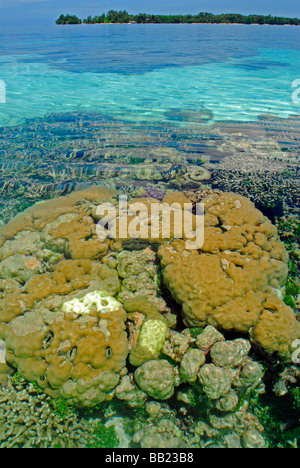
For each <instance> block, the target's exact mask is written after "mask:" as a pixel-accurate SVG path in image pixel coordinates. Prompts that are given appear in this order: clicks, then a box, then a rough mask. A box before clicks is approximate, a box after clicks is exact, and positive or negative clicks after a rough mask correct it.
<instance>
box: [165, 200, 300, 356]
mask: <svg viewBox="0 0 300 468" xmlns="http://www.w3.org/2000/svg"><path fill="white" fill-rule="evenodd" d="M203 203H204V206H205V221H204V243H203V245H202V247H201V249H199V250H198V251H197V250H189V249H187V248H186V245H185V242H184V241H182V240H175V241H173V242H172V243H171V244H169V245H163V246H161V247H160V248H159V252H158V253H159V257H160V258H161V262H162V266H163V267H164V271H163V277H164V281H165V284H166V286H167V287H168V289H169V291H170V292H171V294H172V296H173V297H174V298H175V299H176V301H177V302H178V303H180V304H182V312H183V318H184V321H185V323H186V324H187V325H188V326H203V325H205V324H211V325H214V326H215V327H217V328H221V329H223V330H236V331H238V332H240V333H246V332H248V333H249V335H250V337H251V339H252V341H253V342H254V343H255V344H257V345H258V346H260V347H261V348H263V349H264V350H265V351H267V352H268V353H270V354H271V353H273V352H277V353H278V354H279V356H280V357H281V358H282V359H285V360H289V359H291V354H292V348H291V345H292V342H293V341H294V340H295V339H297V338H298V337H299V334H300V323H299V322H298V321H297V320H296V317H295V315H294V313H293V310H292V309H290V308H289V307H288V306H286V305H285V304H284V303H283V302H282V300H281V299H279V296H280V291H279V290H280V288H281V287H282V286H283V285H284V283H285V280H286V277H287V273H288V255H287V252H286V250H285V248H284V245H283V244H282V243H281V242H280V240H279V239H278V236H277V230H276V228H275V226H273V225H272V224H271V222H270V221H269V220H268V219H267V218H265V217H264V216H263V214H262V213H261V212H260V211H258V210H257V209H255V207H254V205H253V204H252V203H251V202H250V201H249V200H247V199H245V198H244V197H241V196H239V195H234V194H230V193H229V194H226V193H225V194H222V195H218V194H213V195H210V196H208V197H207V198H205V199H204V200H203ZM216 284H217V285H218V289H217V291H216V286H215V285H216Z"/></svg>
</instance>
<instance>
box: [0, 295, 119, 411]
mask: <svg viewBox="0 0 300 468" xmlns="http://www.w3.org/2000/svg"><path fill="white" fill-rule="evenodd" d="M125 321H126V313H125V311H124V309H123V308H122V306H121V304H120V303H119V302H118V301H116V299H114V298H112V297H111V296H110V295H109V294H108V293H107V292H104V291H93V292H92V293H88V294H86V295H84V296H82V297H80V298H77V297H76V298H73V299H71V300H70V301H66V302H65V303H63V304H62V307H61V310H60V311H58V312H49V311H41V310H35V309H33V310H32V311H30V312H26V313H25V314H24V315H21V316H19V317H17V318H15V319H14V320H12V321H11V322H10V323H9V325H8V326H7V327H6V330H5V342H6V360H7V362H8V363H9V364H11V365H12V366H14V367H16V368H17V369H18V370H19V372H20V373H21V374H22V375H23V376H24V377H25V378H26V379H28V380H29V381H31V382H37V384H38V385H39V387H41V388H42V389H43V390H44V391H45V393H47V394H48V395H50V396H51V397H63V398H65V399H66V400H67V401H68V402H69V403H71V404H74V405H77V406H93V405H95V404H97V403H99V402H101V401H104V400H109V399H111V398H112V394H111V392H112V391H113V390H114V388H115V387H116V386H117V384H118V383H119V373H120V371H121V370H122V369H123V368H124V367H125V363H126V358H127V354H128V347H127V334H126V332H125Z"/></svg>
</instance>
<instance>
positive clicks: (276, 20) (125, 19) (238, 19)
mask: <svg viewBox="0 0 300 468" xmlns="http://www.w3.org/2000/svg"><path fill="white" fill-rule="evenodd" d="M101 23H140V24H141V23H160V24H180V23H181V24H183V23H210V24H212V23H223V24H234V23H241V24H273V25H285V24H289V25H295V26H299V25H300V19H299V18H285V17H281V16H271V15H268V16H263V15H247V16H245V15H240V14H238V13H224V14H220V15H214V14H213V13H203V12H201V13H199V14H198V15H149V14H146V13H139V14H137V15H131V14H129V13H128V12H127V11H126V10H123V11H115V10H110V11H109V12H108V13H106V14H105V13H103V14H102V15H100V16H94V18H92V17H91V16H88V17H87V18H86V19H84V20H81V19H80V18H78V17H77V16H75V15H60V17H59V18H58V19H57V20H56V24H101Z"/></svg>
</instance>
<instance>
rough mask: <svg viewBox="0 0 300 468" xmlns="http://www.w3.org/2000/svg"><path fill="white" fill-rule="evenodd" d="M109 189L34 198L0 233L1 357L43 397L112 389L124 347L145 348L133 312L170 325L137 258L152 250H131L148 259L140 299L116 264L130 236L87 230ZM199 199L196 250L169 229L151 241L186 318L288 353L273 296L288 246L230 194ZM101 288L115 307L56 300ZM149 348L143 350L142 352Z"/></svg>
mask: <svg viewBox="0 0 300 468" xmlns="http://www.w3.org/2000/svg"><path fill="white" fill-rule="evenodd" d="M117 197H118V193H117V192H116V191H114V190H111V189H106V188H101V187H99V186H95V187H91V188H89V189H86V190H83V191H79V192H74V193H72V194H70V195H67V196H65V197H59V198H57V199H53V200H49V201H46V202H43V203H38V204H36V205H34V206H33V207H31V208H29V209H27V210H26V211H25V212H23V213H21V214H19V215H18V216H17V217H16V218H14V219H13V220H12V221H10V222H9V223H8V224H7V225H6V226H4V227H2V228H1V230H0V278H1V279H0V339H2V340H4V342H5V345H6V362H7V364H8V366H9V367H11V368H14V369H17V370H18V372H19V373H20V374H21V375H22V376H24V377H25V378H26V379H27V380H28V381H30V382H37V383H38V385H39V387H40V388H41V389H43V391H44V392H45V393H46V394H48V395H50V396H51V397H59V396H62V397H64V398H65V399H66V400H68V402H69V403H70V404H73V405H76V406H93V405H95V404H97V403H100V402H102V401H105V400H110V399H111V398H113V396H114V392H115V389H116V387H117V385H118V384H119V383H120V379H121V377H122V376H125V375H126V374H127V373H128V369H127V368H126V366H127V365H128V356H129V353H130V351H132V350H131V349H130V348H132V347H134V346H139V348H136V350H140V349H144V348H143V347H142V345H141V343H139V342H138V331H139V330H138V329H139V328H140V325H139V327H137V326H136V324H137V323H138V322H139V321H137V318H139V319H140V318H141V320H140V322H141V323H143V317H144V319H145V321H144V323H145V324H147V323H148V324H149V323H150V322H151V321H152V322H151V323H152V324H153V327H154V328H153V330H156V328H155V327H156V323H158V324H159V323H160V320H161V321H162V322H164V323H167V324H168V327H169V328H172V326H171V324H170V318H168V314H169V316H171V315H172V314H171V313H170V311H169V310H167V309H166V310H165V311H164V310H163V309H164V305H163V304H164V301H163V298H161V297H159V293H158V291H157V290H156V289H155V285H156V284H157V281H156V280H155V278H154V277H155V271H154V270H152V269H151V268H152V267H151V268H148V267H147V258H150V257H151V255H152V256H153V255H154V254H153V250H152V248H153V249H154V248H155V247H153V242H152V241H151V239H149V240H148V241H149V242H148V245H149V246H150V249H149V248H148V250H146V251H144V250H143V249H145V246H143V247H142V248H141V247H140V248H139V247H138V246H136V247H135V249H136V250H138V251H139V252H144V253H143V255H144V257H143V258H146V260H145V264H144V266H143V269H142V270H143V271H140V272H137V277H138V276H139V275H142V276H141V277H140V278H141V281H142V282H143V281H144V282H145V281H146V280H145V279H144V278H145V276H143V275H146V273H147V274H148V276H147V278H148V279H147V281H148V284H149V285H150V286H149V288H150V289H151V288H152V290H153V293H151V294H150V297H148V299H145V298H144V299H143V300H141V295H143V291H142V289H139V288H136V289H134V288H133V286H132V278H131V276H130V275H129V274H128V275H127V274H126V272H125V273H124V271H123V270H122V272H121V266H120V264H119V265H118V258H117V255H121V256H120V259H119V262H121V260H122V262H123V263H122V265H126V268H127V270H128V271H130V265H131V262H132V261H133V260H132V258H131V253H130V252H129V249H128V247H127V248H126V241H128V239H124V238H122V239H110V238H109V237H108V236H107V238H106V239H99V237H98V235H97V231H96V226H97V218H96V216H95V210H96V208H97V206H98V205H99V204H100V203H104V202H110V203H113V204H114V205H116V204H117ZM142 200H143V199H142ZM150 201H151V199H148V203H150ZM174 201H178V202H179V203H184V202H185V201H187V202H191V200H190V199H189V198H187V196H186V195H184V194H182V193H180V192H169V193H167V195H166V197H165V200H164V202H165V203H169V204H171V203H172V202H174ZM203 203H204V208H205V218H204V220H205V222H204V244H203V246H202V248H201V249H197V250H188V249H187V248H186V243H185V241H184V239H174V235H172V234H174V233H172V232H171V233H170V238H168V239H162V238H160V236H159V235H158V238H156V239H155V241H156V245H158V259H159V262H160V264H159V268H162V276H163V281H164V283H165V285H166V287H167V289H168V291H169V293H170V294H171V296H172V297H173V299H174V300H175V301H176V302H177V303H178V304H180V306H181V313H182V318H183V321H184V324H185V325H186V326H187V327H205V326H207V325H209V326H213V327H215V328H216V329H218V330H220V331H223V332H225V331H228V330H234V331H235V332H236V333H237V334H240V335H241V336H242V337H245V335H248V338H249V339H250V341H251V342H252V343H255V345H257V346H258V347H259V348H261V349H262V350H264V351H265V352H266V353H268V354H273V353H276V354H277V355H278V356H279V358H281V359H282V360H283V361H286V362H289V361H290V360H291V352H292V347H291V346H292V342H293V341H294V340H295V339H297V338H300V323H299V322H298V321H297V319H296V316H295V314H294V312H293V310H292V309H291V308H290V307H288V306H287V305H285V304H284V302H283V300H282V291H281V289H282V287H283V285H284V283H285V280H286V277H287V273H288V255H287V252H286V250H285V248H284V246H283V244H282V243H281V242H280V240H279V238H278V235H277V229H276V228H275V226H273V225H272V224H271V222H270V221H269V220H268V219H267V218H266V217H265V216H264V215H263V214H262V213H261V212H260V211H258V210H257V209H256V208H255V206H254V205H253V203H252V202H250V201H249V200H248V199H246V198H244V197H242V196H240V195H236V194H233V193H222V192H217V191H216V192H212V193H210V194H208V195H206V197H205V198H204V200H203ZM127 250H128V254H125V255H124V252H126V251H127ZM147 256H148V257H147ZM151 258H152V257H151ZM141 261H142V260H141ZM145 272H146V273H145ZM125 285H127V289H126V288H125ZM99 291H100V292H101V291H102V292H103V291H105V294H107V296H108V297H109V298H112V299H111V300H113V301H115V302H114V307H113V308H111V309H110V310H106V309H105V305H103V308H99V307H98V306H97V304H96V303H95V304H93V306H92V307H91V309H90V311H89V313H88V314H83V313H80V312H78V310H76V308H75V306H74V307H73V306H72V305H71V306H70V307H71V309H72V307H73V309H72V310H71V311H66V310H65V308H64V304H66V303H69V304H73V302H72V301H73V300H78V301H82V300H83V299H84V297H86V296H87V295H88V294H93V293H95V292H99ZM128 291H129V293H128ZM102 299H103V304H105V297H103V298H102ZM109 300H110V299H109ZM101 304H102V303H101ZM171 312H172V311H171ZM130 314H131V316H130ZM129 318H130V319H131V323H130V324H129V323H128V320H129ZM145 326H146V325H145ZM158 328H159V326H158ZM136 329H137V330H136ZM130 330H131V331H132V330H133V331H132V333H131V332H130ZM134 333H137V335H134ZM172 333H174V332H172ZM137 343H138V344H137ZM135 354H136V355H138V353H137V351H135ZM131 355H132V356H133V353H131ZM153 355H155V356H156V354H155V353H152V354H151V352H150V351H149V358H148V359H147V358H145V359H146V361H148V362H150V361H151V360H153ZM132 362H134V361H132ZM132 362H131V365H132ZM129 365H130V364H129Z"/></svg>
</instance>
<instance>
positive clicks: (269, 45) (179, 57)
mask: <svg viewBox="0 0 300 468" xmlns="http://www.w3.org/2000/svg"><path fill="white" fill-rule="evenodd" d="M297 79H300V27H290V26H256V25H248V26H247V25H199V24H192V25H184V24H183V25H155V24H154V25H149V24H148V25H147V24H146V25H123V24H116V25H78V26H77V25H76V26H56V25H53V26H50V27H49V26H40V27H32V26H30V27H1V30H0V80H2V81H3V82H4V83H5V85H6V103H5V104H4V103H1V104H0V125H2V126H3V125H5V126H6V125H15V124H18V123H20V122H22V121H24V119H25V118H32V117H42V116H44V115H45V114H47V113H51V112H67V111H77V110H81V111H83V110H91V111H97V112H100V113H103V114H104V115H107V116H110V117H114V118H118V119H122V120H124V121H130V122H137V123H139V122H141V123H149V124H152V123H155V124H157V123H160V122H171V123H174V124H182V123H185V122H186V121H188V122H189V123H198V122H201V121H202V120H203V119H204V120H206V121H207V122H208V123H210V122H213V121H218V120H241V121H246V120H256V119H257V117H258V116H259V115H261V114H264V113H267V112H268V113H275V114H278V115H279V116H281V117H287V116H288V115H290V114H299V109H300V104H299V103H297V102H293V101H292V93H293V91H295V89H294V88H293V87H292V83H293V82H294V80H297ZM3 82H1V83H2V87H3ZM0 95H1V94H0Z"/></svg>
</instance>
